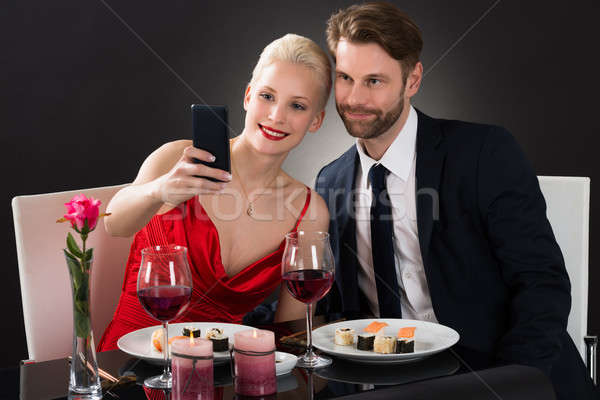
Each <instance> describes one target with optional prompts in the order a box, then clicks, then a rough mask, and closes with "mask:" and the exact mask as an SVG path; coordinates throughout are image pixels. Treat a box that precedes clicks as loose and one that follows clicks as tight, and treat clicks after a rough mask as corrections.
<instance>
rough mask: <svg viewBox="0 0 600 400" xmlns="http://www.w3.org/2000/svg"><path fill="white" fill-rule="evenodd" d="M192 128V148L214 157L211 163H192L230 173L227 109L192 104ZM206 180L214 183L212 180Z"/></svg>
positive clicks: (196, 161) (197, 161) (199, 161)
mask: <svg viewBox="0 0 600 400" xmlns="http://www.w3.org/2000/svg"><path fill="white" fill-rule="evenodd" d="M192 126H193V131H194V139H193V140H194V147H196V148H198V149H202V150H205V151H208V152H209V153H211V154H212V155H213V156H215V157H216V160H215V162H212V163H211V162H205V161H201V160H197V159H194V162H195V163H200V164H204V165H208V166H209V167H212V168H218V169H222V170H224V171H227V172H229V173H231V161H230V155H229V127H228V122H227V107H226V106H209V105H203V104H192ZM206 179H209V180H211V181H216V180H215V179H213V178H208V177H206Z"/></svg>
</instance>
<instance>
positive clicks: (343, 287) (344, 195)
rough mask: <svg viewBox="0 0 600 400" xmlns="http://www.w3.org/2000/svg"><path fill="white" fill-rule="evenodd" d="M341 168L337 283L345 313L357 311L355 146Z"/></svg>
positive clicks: (337, 195) (337, 182)
mask: <svg viewBox="0 0 600 400" xmlns="http://www.w3.org/2000/svg"><path fill="white" fill-rule="evenodd" d="M341 161H342V163H341V168H340V169H339V171H338V175H337V179H336V182H335V185H334V187H335V189H336V194H335V199H336V200H335V202H336V208H335V212H336V213H337V215H336V217H337V218H336V219H337V221H338V224H337V237H338V238H339V252H340V254H339V260H340V264H341V265H338V266H336V273H337V276H338V278H341V279H336V282H337V284H338V289H339V292H340V294H341V297H342V307H343V310H344V311H348V310H352V311H356V310H358V308H359V304H358V274H357V271H356V266H357V260H356V221H355V215H354V196H353V192H354V185H355V181H356V165H357V162H358V153H357V151H356V147H355V146H352V147H351V148H350V149H349V150H348V151H346V153H344V155H343V156H342V160H341Z"/></svg>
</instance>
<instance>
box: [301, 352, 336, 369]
mask: <svg viewBox="0 0 600 400" xmlns="http://www.w3.org/2000/svg"><path fill="white" fill-rule="evenodd" d="M329 365H331V358H327V357H322V356H316V355H315V356H313V357H305V356H304V357H298V361H297V362H296V367H298V368H306V369H317V368H323V367H327V366H329Z"/></svg>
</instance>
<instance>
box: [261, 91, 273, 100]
mask: <svg viewBox="0 0 600 400" xmlns="http://www.w3.org/2000/svg"><path fill="white" fill-rule="evenodd" d="M259 96H260V97H262V98H263V99H265V100H269V101H270V100H273V95H271V94H269V93H261V94H260V95H259Z"/></svg>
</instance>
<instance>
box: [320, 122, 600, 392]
mask: <svg viewBox="0 0 600 400" xmlns="http://www.w3.org/2000/svg"><path fill="white" fill-rule="evenodd" d="M417 113H418V130H417V142H416V171H415V174H416V204H417V227H418V236H419V246H420V249H421V255H422V259H423V265H424V269H425V274H426V276H427V282H428V285H429V292H430V294H431V301H432V304H433V309H434V311H435V315H436V317H437V319H438V321H439V323H441V324H443V325H447V326H450V327H452V328H453V329H455V330H456V331H458V332H459V334H460V337H461V338H460V342H459V344H460V345H461V346H463V347H465V348H468V349H472V350H474V351H476V352H479V353H482V354H485V355H488V356H489V359H490V364H491V365H494V364H506V363H515V364H524V365H531V366H535V367H538V368H540V369H541V370H542V371H544V372H545V373H546V374H547V375H548V376H550V377H551V379H552V380H553V383H554V385H555V388H556V390H557V393H558V394H559V398H561V391H564V390H567V392H565V393H569V394H573V386H572V385H579V384H581V385H583V386H582V387H587V388H588V389H589V388H590V386H589V382H587V381H586V378H585V377H586V374H585V367H584V366H583V362H582V360H581V357H580V356H579V354H578V353H577V350H576V348H575V346H574V344H573V342H572V340H571V339H570V337H569V336H568V334H567V332H566V326H567V317H568V315H569V310H570V306H571V295H570V283H569V277H568V275H567V272H566V270H565V266H564V261H563V257H562V253H561V251H560V248H559V247H558V244H557V243H556V240H555V238H554V234H553V232H552V229H551V227H550V223H549V222H548V220H547V218H546V203H545V201H544V197H543V196H542V193H541V191H540V188H539V183H538V180H537V177H536V175H535V173H534V171H533V169H532V167H531V166H530V164H529V163H528V162H527V160H526V158H525V156H524V154H523V153H522V151H521V150H520V148H519V146H518V145H517V143H516V141H515V140H514V138H513V137H512V136H511V135H510V134H509V133H508V132H507V131H506V130H504V129H502V128H500V127H496V126H489V125H481V124H473V123H467V122H462V121H450V120H440V119H433V118H430V117H428V116H426V115H425V114H423V113H421V112H419V111H417ZM357 166H359V159H358V154H357V151H356V147H355V146H352V147H351V148H350V149H349V150H348V151H346V153H344V154H343V155H342V156H341V157H340V158H338V159H337V160H335V161H333V162H332V163H330V164H329V165H327V166H325V167H324V168H323V169H322V170H321V171H320V172H319V175H318V177H317V182H316V190H317V192H318V193H319V194H320V195H321V196H322V197H323V198H324V199H325V201H326V202H327V204H328V207H329V212H330V214H331V222H330V237H331V245H332V249H333V251H334V254H335V257H336V284H335V285H334V287H333V288H332V291H331V292H330V294H329V295H328V297H327V298H326V299H325V303H324V305H325V307H326V312H328V313H342V314H344V315H346V316H349V317H353V316H355V315H359V314H360V313H361V312H364V311H365V310H366V309H367V307H366V303H365V301H364V298H363V296H362V295H361V293H360V290H359V288H358V282H357V268H359V264H358V260H357V258H356V228H355V220H354V206H353V204H354V198H353V195H352V192H353V188H354V182H355V177H356V168H357ZM563 363H567V365H566V367H567V369H566V370H565V368H563V365H561V364H563ZM573 371H575V372H573ZM557 375H561V376H560V377H558V376H557ZM586 385H587V386H586ZM584 395H585V392H582V395H581V396H584ZM571 398H582V399H583V398H587V397H577V396H575V397H571Z"/></svg>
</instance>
